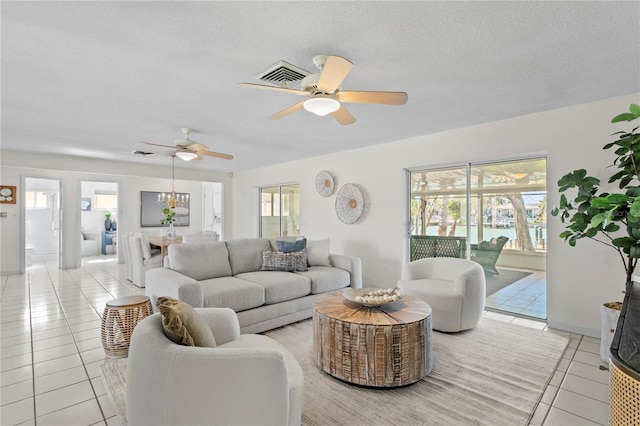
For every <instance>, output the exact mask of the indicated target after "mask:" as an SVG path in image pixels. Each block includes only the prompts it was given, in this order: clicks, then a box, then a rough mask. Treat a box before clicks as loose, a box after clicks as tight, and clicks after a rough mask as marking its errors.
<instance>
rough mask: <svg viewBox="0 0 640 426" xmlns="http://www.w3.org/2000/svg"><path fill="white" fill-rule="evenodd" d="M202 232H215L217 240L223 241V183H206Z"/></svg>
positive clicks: (203, 188) (204, 184) (204, 186)
mask: <svg viewBox="0 0 640 426" xmlns="http://www.w3.org/2000/svg"><path fill="white" fill-rule="evenodd" d="M202 190H203V197H202V199H203V202H202V204H203V206H202V207H203V210H204V211H203V214H202V230H203V231H208V232H214V235H215V239H216V240H223V239H224V238H223V237H224V236H223V235H222V183H220V182H204V183H203V185H202Z"/></svg>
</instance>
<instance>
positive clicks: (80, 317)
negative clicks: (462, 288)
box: [0, 256, 609, 426]
mask: <svg viewBox="0 0 640 426" xmlns="http://www.w3.org/2000/svg"><path fill="white" fill-rule="evenodd" d="M0 286H1V298H0V338H1V339H0V354H1V357H0V370H1V373H0V374H1V375H0V384H1V393H0V405H1V406H0V424H2V425H3V426H4V425H18V424H20V425H36V424H37V425H114V424H117V423H118V421H117V418H116V417H115V413H114V411H113V408H112V406H111V403H110V402H109V398H108V396H107V395H106V393H105V390H104V387H103V385H102V382H101V378H100V376H99V375H100V369H99V366H100V364H101V363H102V360H103V359H104V358H105V355H104V352H103V350H102V343H101V340H100V318H101V314H102V312H103V310H104V306H105V303H106V302H107V301H109V300H111V299H113V298H116V297H122V296H128V295H134V294H143V293H144V290H143V289H139V288H138V287H136V286H134V285H133V284H131V283H130V282H128V281H127V280H126V279H125V271H124V265H118V264H116V263H115V261H114V259H113V257H112V256H97V257H95V258H84V259H83V265H82V267H81V268H79V269H72V270H65V271H61V270H58V269H57V268H56V266H55V265H53V264H49V263H47V264H44V263H38V264H34V265H33V266H31V267H29V268H28V271H27V273H26V274H25V275H9V276H2V277H1V279H0ZM485 315H486V316H487V318H492V319H496V320H499V321H506V322H511V323H514V324H519V325H522V326H525V327H533V328H537V329H540V330H546V331H548V332H550V333H557V334H561V335H565V336H569V337H570V338H571V341H570V344H569V347H568V349H567V351H566V352H565V354H564V358H563V359H562V361H561V362H560V364H559V366H558V369H557V371H556V372H555V374H554V375H553V378H552V379H551V381H550V383H549V385H548V386H547V388H546V391H545V392H544V395H543V397H542V401H541V403H540V404H539V406H538V409H537V410H536V412H535V415H534V417H533V419H532V421H531V426H556V425H562V426H568V425H606V424H607V423H608V403H607V401H608V378H609V374H608V372H607V371H602V370H600V369H599V368H598V366H599V365H600V364H601V362H600V359H599V355H598V354H599V341H598V340H597V339H593V338H590V337H585V336H580V335H572V334H569V333H566V332H562V331H558V330H551V329H549V328H548V327H547V326H546V324H545V323H544V322H541V321H535V320H532V319H527V318H523V317H517V316H509V315H504V314H499V313H496V312H486V313H485Z"/></svg>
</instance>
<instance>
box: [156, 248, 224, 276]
mask: <svg viewBox="0 0 640 426" xmlns="http://www.w3.org/2000/svg"><path fill="white" fill-rule="evenodd" d="M168 254H169V264H170V265H171V269H173V270H175V271H178V272H180V273H181V274H184V275H186V276H188V277H190V278H193V279H194V280H198V281H201V280H206V279H209V278H218V277H227V276H230V275H231V265H229V252H227V246H226V245H225V243H224V242H221V241H199V242H194V243H185V244H171V245H170V246H169V249H168Z"/></svg>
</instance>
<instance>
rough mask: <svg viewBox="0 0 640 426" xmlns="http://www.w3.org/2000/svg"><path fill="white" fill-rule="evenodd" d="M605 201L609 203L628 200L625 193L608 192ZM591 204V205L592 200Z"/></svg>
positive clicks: (620, 202) (621, 202)
mask: <svg viewBox="0 0 640 426" xmlns="http://www.w3.org/2000/svg"><path fill="white" fill-rule="evenodd" d="M607 201H608V202H609V203H611V204H623V203H627V201H629V197H627V196H626V195H625V194H609V195H607ZM591 204H592V205H593V202H592V203H591Z"/></svg>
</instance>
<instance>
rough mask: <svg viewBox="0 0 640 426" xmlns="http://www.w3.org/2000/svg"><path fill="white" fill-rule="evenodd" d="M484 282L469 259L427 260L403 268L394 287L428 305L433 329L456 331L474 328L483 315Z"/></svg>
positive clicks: (434, 258)
mask: <svg viewBox="0 0 640 426" xmlns="http://www.w3.org/2000/svg"><path fill="white" fill-rule="evenodd" d="M486 286H487V284H486V280H485V276H484V270H483V269H482V267H481V266H480V265H479V264H477V263H476V262H473V261H471V260H466V259H457V258H452V257H429V258H424V259H420V260H415V261H413V262H409V263H407V264H405V265H404V267H403V268H402V275H401V278H400V281H398V287H399V288H400V289H401V290H402V291H403V292H404V293H405V294H408V295H412V296H416V297H418V298H420V299H422V300H424V301H425V302H427V304H428V305H429V306H431V310H432V317H431V320H432V325H433V329H434V330H438V331H444V332H458V331H462V330H467V329H469V328H473V327H475V326H476V325H478V322H479V321H480V317H481V316H482V313H483V312H484V302H485V298H486V292H487V290H486Z"/></svg>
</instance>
